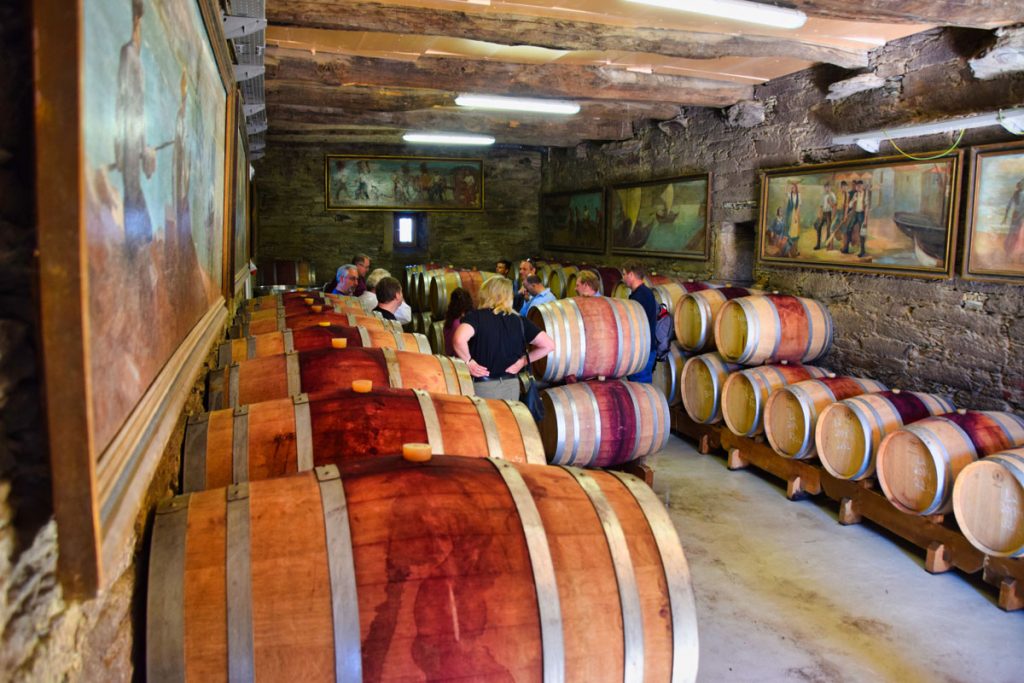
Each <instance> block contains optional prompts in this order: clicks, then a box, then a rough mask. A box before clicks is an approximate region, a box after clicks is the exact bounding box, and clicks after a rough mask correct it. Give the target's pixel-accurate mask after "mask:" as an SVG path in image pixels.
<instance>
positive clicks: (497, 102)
mask: <svg viewBox="0 0 1024 683" xmlns="http://www.w3.org/2000/svg"><path fill="white" fill-rule="evenodd" d="M455 104H457V105H459V106H460V107H472V108H473V109H495V110H498V111H526V112H535V113H539V114H564V115H570V114H576V113H578V112H579V110H580V105H578V104H576V103H575V102H568V101H566V100H542V99H537V98H533V97H500V96H498V95H466V94H463V95H459V96H458V97H456V98H455Z"/></svg>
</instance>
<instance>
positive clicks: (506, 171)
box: [254, 142, 541, 282]
mask: <svg viewBox="0 0 1024 683" xmlns="http://www.w3.org/2000/svg"><path fill="white" fill-rule="evenodd" d="M326 154H373V155H382V156H389V155H390V156H396V155H399V156H402V155H404V156H446V157H455V156H460V155H459V154H458V153H451V152H450V151H448V150H444V151H443V152H441V151H439V150H436V149H432V150H428V151H424V150H411V149H408V148H380V147H345V148H341V147H330V148H327V147H321V146H304V145H285V144H275V143H273V142H271V143H270V144H268V146H267V154H266V156H265V157H264V158H263V159H261V160H259V161H257V162H255V164H254V165H255V167H256V176H255V179H254V182H255V184H256V190H257V196H258V198H259V199H258V201H259V206H258V209H257V211H256V215H257V216H258V225H257V228H256V231H257V235H256V258H257V262H259V261H260V260H263V259H274V258H278V259H299V260H306V261H310V262H312V263H313V264H314V265H315V267H316V272H317V275H318V278H319V280H321V281H323V282H326V281H327V280H329V279H330V278H331V277H332V276H333V274H334V271H335V270H336V269H337V267H338V266H340V265H342V264H343V263H347V262H349V260H350V259H351V258H352V256H353V255H354V254H355V253H357V252H365V253H366V254H368V255H369V256H370V258H371V259H372V261H373V264H374V266H376V265H381V266H382V267H384V268H387V269H389V270H391V271H392V272H394V273H396V274H397V271H398V270H400V269H401V268H402V267H403V266H405V265H406V264H411V263H424V262H426V261H428V260H429V261H436V262H439V263H445V264H454V265H457V266H467V267H476V268H479V269H480V270H493V268H494V262H495V261H496V260H497V259H500V258H508V259H510V260H511V259H515V258H517V257H523V256H527V255H529V254H532V253H533V252H534V251H535V250H536V248H537V245H538V243H539V241H540V238H539V233H538V231H537V211H538V199H537V188H538V187H539V186H540V172H541V155H540V153H539V152H536V151H518V150H502V149H495V150H490V151H488V152H485V153H483V155H481V154H480V153H477V154H475V155H474V154H466V155H464V156H468V157H474V158H480V157H481V156H483V160H484V210H483V211H481V212H470V211H461V212H460V211H455V212H441V211H438V212H429V213H428V214H427V221H428V228H427V232H428V241H427V244H426V245H425V247H424V248H422V249H420V250H417V251H415V252H405V251H396V250H395V249H394V246H393V243H392V242H393V224H392V221H393V213H392V212H390V211H327V210H326V209H325V208H324V158H325V155H326Z"/></svg>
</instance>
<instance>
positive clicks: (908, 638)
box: [654, 436, 1024, 683]
mask: <svg viewBox="0 0 1024 683" xmlns="http://www.w3.org/2000/svg"><path fill="white" fill-rule="evenodd" d="M654 489H655V491H656V492H658V494H659V495H660V497H661V498H662V499H663V500H665V499H666V497H667V499H668V501H669V506H670V511H671V515H672V520H673V521H674V523H675V526H676V529H677V531H678V532H679V538H680V540H681V541H682V544H683V548H684V550H685V552H686V558H687V560H688V561H689V564H690V571H691V573H692V576H693V584H694V590H695V592H696V596H697V610H698V613H697V618H698V623H699V629H700V670H699V674H698V679H697V680H698V681H707V682H716V683H717V682H718V681H758V682H764V681H814V682H818V681H821V682H825V681H828V682H830V683H831V682H833V681H842V682H851V683H852V682H854V681H856V682H860V681H872V682H874V681H894V682H895V681H898V682H899V683H918V682H921V683H924V682H928V683H932V682H937V681H942V682H946V683H953V682H963V683H975V682H980V681H984V682H985V683H1011V682H1013V683H1018V682H1020V681H1024V612H1015V613H1007V612H1003V611H1002V610H1000V609H999V608H998V607H997V606H996V604H995V598H996V592H995V589H994V588H993V587H991V586H988V585H987V584H984V583H981V582H980V579H977V580H976V581H975V580H973V579H968V578H967V577H965V576H964V575H962V574H960V573H959V572H957V571H956V570H954V571H951V572H949V573H946V574H938V575H932V574H929V573H927V572H926V571H925V570H924V568H923V564H924V562H923V560H924V551H918V550H917V549H916V548H913V547H911V546H909V545H902V544H901V543H900V542H899V541H898V540H897V539H896V538H895V537H892V536H889V535H886V534H885V532H883V531H881V530H879V529H878V528H877V527H874V526H872V525H870V524H861V525H854V526H841V525H840V524H839V523H838V522H837V521H836V511H837V507H838V506H837V505H836V504H835V503H833V502H831V501H829V500H828V499H821V500H820V501H816V500H803V501H798V502H791V501H789V500H787V499H786V497H785V484H784V483H783V482H781V481H780V480H777V479H774V478H772V477H770V476H769V475H766V474H759V473H758V472H757V470H756V469H754V468H751V469H747V470H742V471H737V472H730V471H729V470H728V469H726V466H725V458H724V457H723V456H720V455H700V454H699V453H697V452H696V451H695V450H694V449H693V447H692V446H691V445H690V444H689V443H688V442H686V441H683V440H681V439H679V438H677V437H675V436H673V437H671V438H670V440H669V445H668V448H666V449H665V450H664V451H662V452H661V453H660V454H659V456H658V458H657V461H656V474H655V478H654Z"/></svg>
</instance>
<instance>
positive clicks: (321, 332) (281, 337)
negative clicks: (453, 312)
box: [217, 323, 443, 367]
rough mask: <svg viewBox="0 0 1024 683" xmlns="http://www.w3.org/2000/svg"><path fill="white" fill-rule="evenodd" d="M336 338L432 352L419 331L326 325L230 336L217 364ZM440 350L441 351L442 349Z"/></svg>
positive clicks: (323, 344) (319, 345) (324, 344)
mask: <svg viewBox="0 0 1024 683" xmlns="http://www.w3.org/2000/svg"><path fill="white" fill-rule="evenodd" d="M336 339H344V340H345V342H344V344H345V347H350V348H375V349H395V350H396V351H414V352H416V353H432V351H431V348H430V343H429V342H428V341H427V338H426V337H425V336H424V335H422V334H412V333H408V332H398V331H396V330H394V329H391V328H389V329H385V328H379V327H359V326H358V325H357V326H356V327H342V326H340V325H331V324H329V323H328V324H327V325H324V326H321V325H317V326H316V327H304V328H300V329H297V330H285V331H283V332H267V333H266V334H257V335H253V336H250V337H245V338H244V339H230V340H228V341H226V342H224V343H222V344H221V345H220V348H219V349H218V351H217V360H218V367H225V366H227V365H231V364H232V363H238V362H239V361H243V360H252V359H253V358H262V357H263V356H274V355H277V354H279V353H291V352H292V351H312V350H314V349H328V348H332V347H333V346H335V345H336V344H337V343H338V342H336V341H335V340H336ZM441 353H443V351H442V352H441Z"/></svg>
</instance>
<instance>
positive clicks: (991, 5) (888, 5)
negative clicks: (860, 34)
mask: <svg viewBox="0 0 1024 683" xmlns="http://www.w3.org/2000/svg"><path fill="white" fill-rule="evenodd" d="M766 4H771V5H779V6H782V7H795V8H796V9H800V10H803V11H804V12H806V13H807V14H809V15H815V16H819V17H828V18H830V19H848V20H851V21H866V22H885V23H890V24H937V25H939V26H963V27H966V28H977V27H984V26H988V25H990V24H1016V23H1020V22H1022V21H1024V3H1022V2H1021V1H1020V0H853V1H851V0H785V1H784V2H771V3H766Z"/></svg>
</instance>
